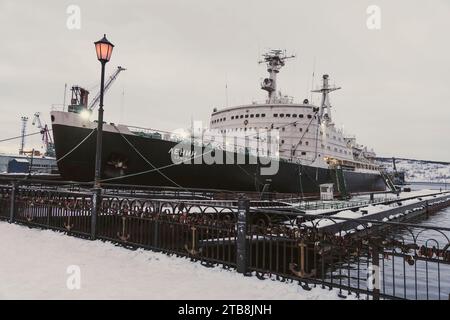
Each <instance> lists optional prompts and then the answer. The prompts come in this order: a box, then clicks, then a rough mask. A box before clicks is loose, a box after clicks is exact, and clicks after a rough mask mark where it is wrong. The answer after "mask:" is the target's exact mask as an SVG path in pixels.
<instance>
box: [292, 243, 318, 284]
mask: <svg viewBox="0 0 450 320" xmlns="http://www.w3.org/2000/svg"><path fill="white" fill-rule="evenodd" d="M298 246H299V248H300V270H298V269H297V268H298V264H296V263H293V262H291V263H289V270H290V271H291V272H292V273H293V274H294V275H296V276H297V277H300V278H310V277H314V276H315V275H316V270H315V269H312V270H311V272H309V273H308V272H305V248H306V245H305V243H304V241H303V240H302V242H300V243H299V245H298Z"/></svg>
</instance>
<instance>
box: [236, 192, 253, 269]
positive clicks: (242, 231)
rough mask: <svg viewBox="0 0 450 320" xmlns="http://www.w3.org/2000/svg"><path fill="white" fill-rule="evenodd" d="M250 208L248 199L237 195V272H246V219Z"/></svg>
mask: <svg viewBox="0 0 450 320" xmlns="http://www.w3.org/2000/svg"><path fill="white" fill-rule="evenodd" d="M249 208H250V201H249V200H248V199H247V198H245V197H244V195H239V199H238V217H237V218H238V219H237V220H238V221H237V241H236V266H237V272H239V273H243V274H245V273H247V268H248V266H247V255H248V252H247V247H248V245H247V220H248V213H249Z"/></svg>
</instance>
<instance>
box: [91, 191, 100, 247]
mask: <svg viewBox="0 0 450 320" xmlns="http://www.w3.org/2000/svg"><path fill="white" fill-rule="evenodd" d="M92 191H93V193H92V212H91V240H95V239H96V237H97V216H98V213H99V212H100V205H101V203H102V198H101V194H102V189H101V188H94V189H92Z"/></svg>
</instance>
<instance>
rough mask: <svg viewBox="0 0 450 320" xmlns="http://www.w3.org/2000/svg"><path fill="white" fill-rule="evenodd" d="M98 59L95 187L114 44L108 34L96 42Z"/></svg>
mask: <svg viewBox="0 0 450 320" xmlns="http://www.w3.org/2000/svg"><path fill="white" fill-rule="evenodd" d="M94 44H95V51H96V52H97V59H98V60H99V61H100V63H101V64H102V76H101V83H100V105H99V108H98V122H97V148H96V149H95V178H94V187H95V188H99V187H100V180H101V168H102V135H103V92H104V89H105V65H106V63H107V62H108V61H109V60H110V59H111V54H112V51H113V48H114V45H113V44H112V43H111V42H109V41H108V39H106V34H105V35H104V36H103V38H102V39H100V40H99V41H96V42H94Z"/></svg>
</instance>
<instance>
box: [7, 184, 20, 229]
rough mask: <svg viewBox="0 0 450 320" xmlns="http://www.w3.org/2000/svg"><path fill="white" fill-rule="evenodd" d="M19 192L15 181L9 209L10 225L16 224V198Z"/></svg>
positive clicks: (12, 186)
mask: <svg viewBox="0 0 450 320" xmlns="http://www.w3.org/2000/svg"><path fill="white" fill-rule="evenodd" d="M18 190H19V187H18V185H17V182H16V181H13V183H12V185H11V202H10V208H9V223H14V222H15V220H16V211H17V206H16V196H17V191H18Z"/></svg>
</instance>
